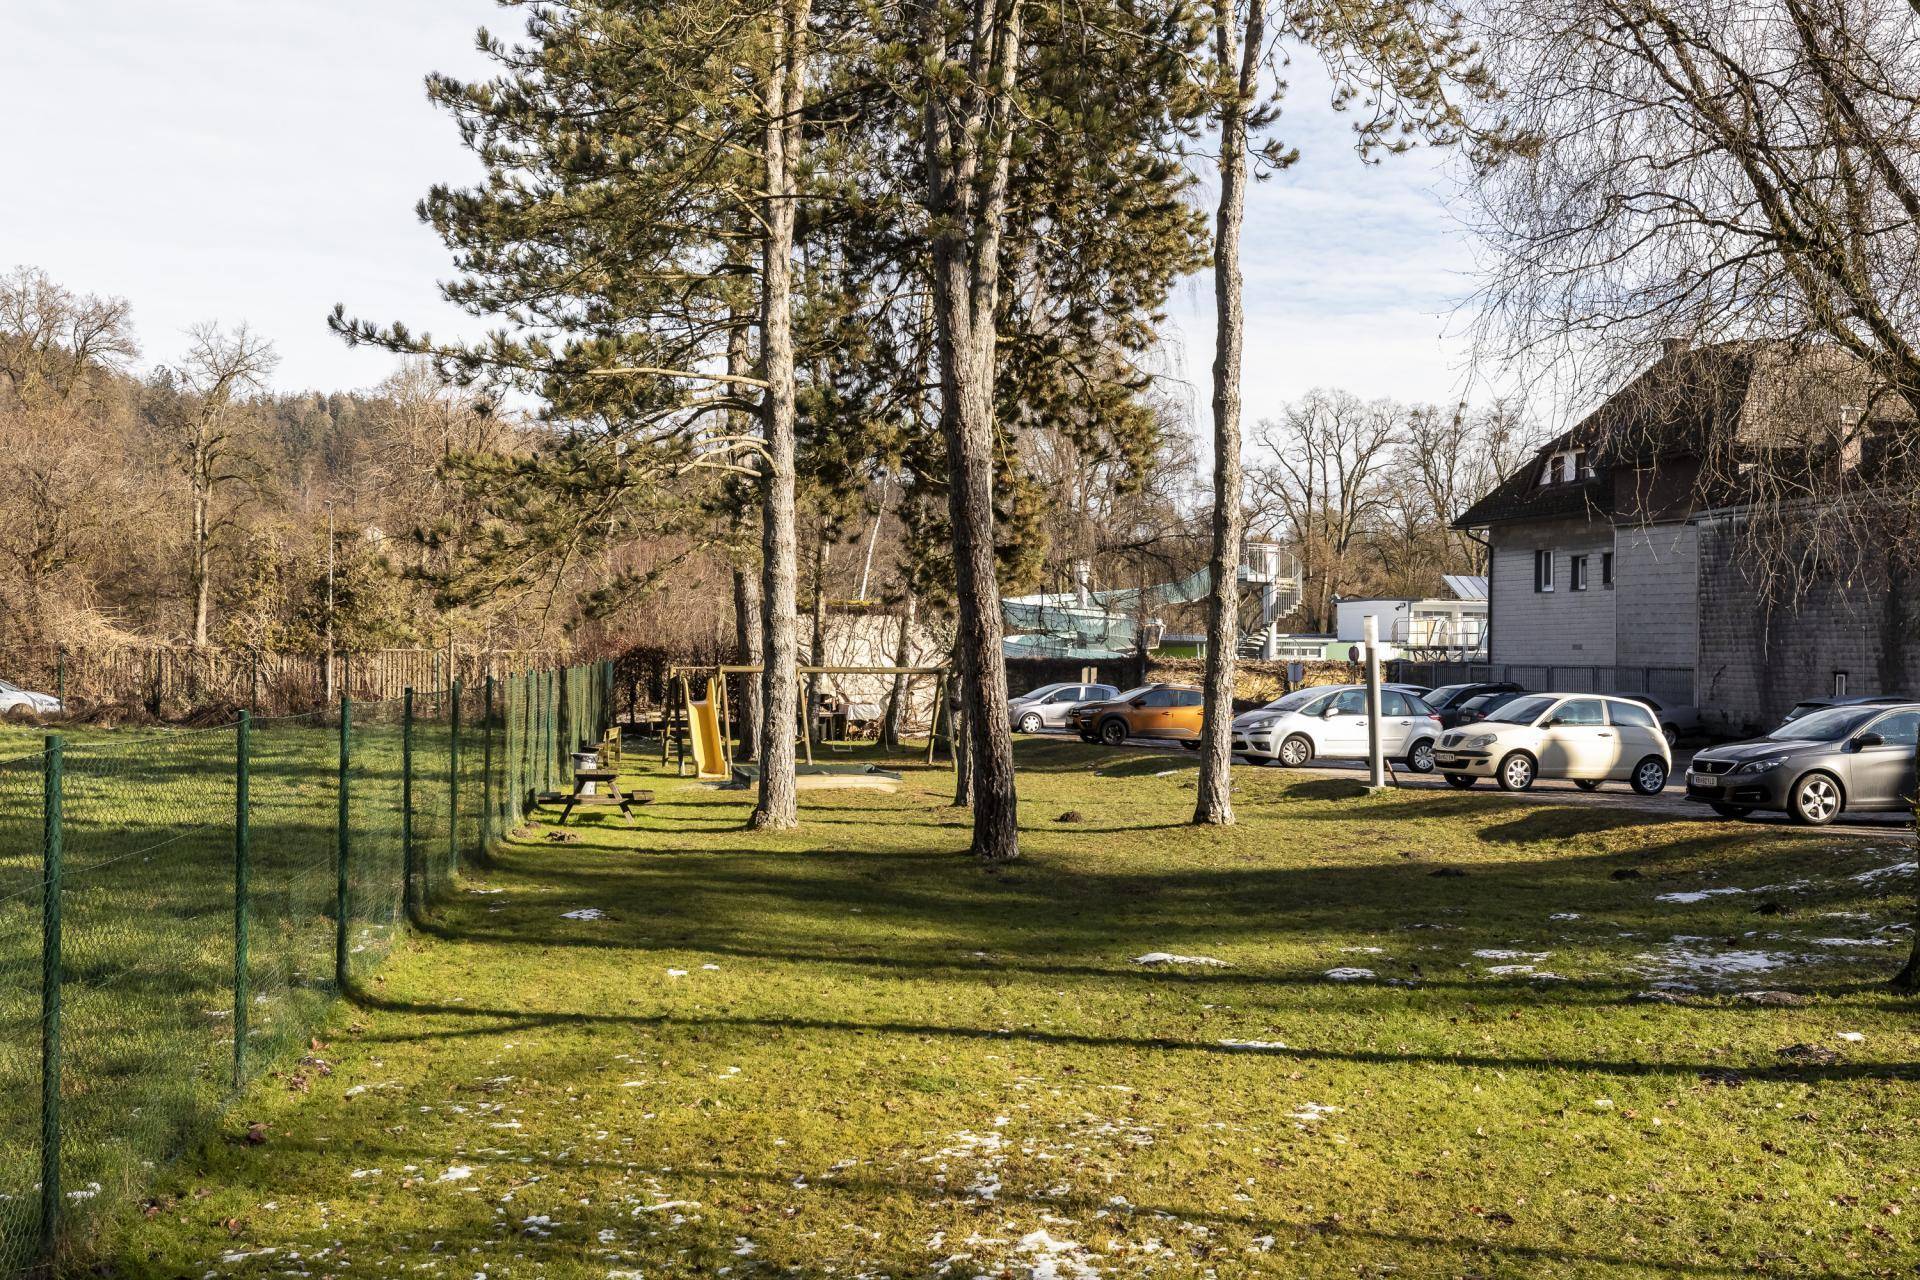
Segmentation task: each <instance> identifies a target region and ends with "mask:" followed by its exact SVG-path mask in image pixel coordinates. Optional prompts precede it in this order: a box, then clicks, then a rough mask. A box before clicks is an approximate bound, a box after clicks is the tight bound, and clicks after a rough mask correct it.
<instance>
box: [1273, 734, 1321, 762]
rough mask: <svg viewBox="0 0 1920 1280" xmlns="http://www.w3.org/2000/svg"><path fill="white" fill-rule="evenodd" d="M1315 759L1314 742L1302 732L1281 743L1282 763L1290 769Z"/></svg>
mask: <svg viewBox="0 0 1920 1280" xmlns="http://www.w3.org/2000/svg"><path fill="white" fill-rule="evenodd" d="M1311 759H1313V744H1312V743H1311V742H1308V741H1307V740H1306V738H1305V737H1303V736H1302V735H1300V734H1297V733H1296V734H1293V735H1292V736H1290V737H1289V738H1288V739H1287V740H1286V741H1285V742H1283V743H1281V744H1280V763H1281V764H1283V765H1285V766H1287V768H1289V769H1298V768H1299V767H1300V766H1301V765H1303V764H1305V763H1306V762H1307V761H1309V760H1311Z"/></svg>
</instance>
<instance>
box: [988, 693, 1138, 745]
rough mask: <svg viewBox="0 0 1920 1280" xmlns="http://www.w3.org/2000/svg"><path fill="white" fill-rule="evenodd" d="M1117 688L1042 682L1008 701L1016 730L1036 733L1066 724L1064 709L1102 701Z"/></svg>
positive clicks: (1069, 709)
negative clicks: (1029, 691) (1037, 686)
mask: <svg viewBox="0 0 1920 1280" xmlns="http://www.w3.org/2000/svg"><path fill="white" fill-rule="evenodd" d="M1119 692H1120V691H1119V690H1118V689H1116V688H1114V687H1113V686H1112V685H1110V684H1043V685H1041V686H1040V687H1039V688H1038V689H1035V690H1033V691H1032V692H1031V693H1023V694H1021V695H1020V696H1019V697H1017V698H1014V699H1013V700H1012V701H1011V702H1009V703H1008V704H1007V711H1008V713H1009V717H1010V718H1011V719H1012V721H1013V727H1014V729H1015V731H1017V732H1019V733H1038V732H1040V730H1041V729H1042V728H1048V729H1058V728H1061V727H1062V726H1063V725H1065V724H1066V723H1067V712H1069V711H1071V710H1073V709H1074V708H1075V707H1076V706H1079V705H1080V704H1081V703H1083V702H1104V701H1106V700H1107V699H1108V698H1111V697H1113V696H1114V695H1115V694H1116V693H1119Z"/></svg>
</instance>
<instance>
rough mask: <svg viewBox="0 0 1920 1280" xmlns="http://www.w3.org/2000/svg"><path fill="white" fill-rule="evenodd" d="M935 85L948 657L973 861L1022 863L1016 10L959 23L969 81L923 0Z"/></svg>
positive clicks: (979, 4)
mask: <svg viewBox="0 0 1920 1280" xmlns="http://www.w3.org/2000/svg"><path fill="white" fill-rule="evenodd" d="M915 8H916V10H917V12H918V16H919V20H920V27H921V34H922V38H923V41H924V44H925V47H924V48H923V50H922V51H921V52H922V53H923V55H925V56H924V57H923V65H925V66H926V67H927V68H929V70H930V72H931V74H932V76H933V77H934V81H932V82H929V83H928V84H927V85H926V86H925V87H926V90H927V92H926V101H925V105H924V107H923V116H922V123H923V128H924V137H923V143H924V153H925V161H926V180H927V190H926V201H925V203H926V207H927V211H928V212H929V213H930V214H931V215H932V216H933V220H934V222H933V225H934V228H935V229H934V232H933V234H932V237H931V239H932V259H933V316H934V329H935V333H936V346H937V349H938V353H939V369H940V391H941V405H940V423H941V429H942V431H943V433H944V434H945V436H946V441H947V492H948V513H949V515H950V517H951V520H952V525H953V530H952V532H953V560H954V580H955V587H956V591H955V604H956V613H957V615H958V624H959V625H958V629H957V630H958V634H957V638H956V641H955V648H956V650H957V651H958V652H957V654H956V658H957V660H958V661H959V663H960V664H961V666H962V667H963V671H962V674H961V681H960V683H961V689H962V697H961V704H962V707H963V711H962V721H963V725H964V731H965V737H966V743H967V753H968V759H969V760H970V762H971V764H972V778H971V782H972V788H973V800H974V804H973V853H974V856H975V857H977V858H979V859H981V860H982V861H987V862H1003V861H1007V860H1010V859H1013V858H1017V857H1019V856H1020V825H1019V804H1018V799H1017V796H1016V794H1015V785H1016V784H1015V779H1014V770H1013V732H1012V730H1011V728H1010V727H1009V726H1008V723H1007V669H1006V661H1005V654H1004V652H1003V650H1002V644H1001V641H1002V628H1001V619H1000V588H999V581H998V577H997V573H996V562H995V554H994V514H993V482H994V454H993V450H994V436H995V433H994V401H993V394H994V381H995V373H996V369H997V361H996V359H995V350H994V347H995V342H996V339H997V335H998V307H999V269H1000V233H1001V229H1002V224H1003V220H1004V216H1005V209H1006V191H1007V177H1008V173H1009V170H1010V166H1011V163H1012V153H1013V145H1012V134H1013V131H1014V128H1015V126H1014V124H1013V102H1012V96H1013V87H1014V82H1015V79H1016V68H1017V65H1018V62H1019V57H1020V46H1021V23H1022V18H1023V15H1024V10H1023V8H1022V6H1021V5H1019V4H1012V5H1008V6H1006V7H1005V8H1002V6H1001V3H1000V0H972V2H971V4H970V5H969V8H970V9H971V13H970V14H968V15H965V16H964V22H965V24H966V30H967V31H968V33H969V36H968V38H969V39H970V40H971V41H972V42H973V45H974V47H973V48H972V49H971V50H970V51H969V55H968V57H969V60H968V62H967V63H966V64H964V65H965V66H966V72H965V74H966V77H967V79H968V81H969V83H968V84H967V85H966V86H965V88H964V89H962V90H960V91H959V92H958V93H957V94H956V93H955V92H954V91H953V86H952V84H951V83H950V82H948V81H947V78H946V77H947V76H948V75H949V73H950V72H953V71H957V70H959V69H960V66H961V65H962V64H959V63H957V62H956V60H955V59H954V57H953V50H952V46H951V43H950V41H949V37H948V30H947V27H946V25H945V22H946V17H947V13H946V10H945V9H944V8H943V6H941V5H939V4H936V3H934V2H933V0H917V3H916V5H915Z"/></svg>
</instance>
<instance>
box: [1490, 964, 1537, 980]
mask: <svg viewBox="0 0 1920 1280" xmlns="http://www.w3.org/2000/svg"><path fill="white" fill-rule="evenodd" d="M1487 972H1488V973H1490V974H1492V975H1494V976H1495V977H1496V978H1518V977H1524V976H1525V975H1527V974H1530V973H1532V972H1533V966H1532V965H1530V964H1495V965H1488V966H1487Z"/></svg>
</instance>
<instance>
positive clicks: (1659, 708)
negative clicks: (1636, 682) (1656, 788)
mask: <svg viewBox="0 0 1920 1280" xmlns="http://www.w3.org/2000/svg"><path fill="white" fill-rule="evenodd" d="M1607 696H1608V697H1609V698H1627V699H1629V700H1631V701H1634V702H1638V703H1641V704H1642V705H1644V706H1645V707H1647V708H1648V709H1649V710H1651V711H1652V712H1653V715H1654V718H1655V719H1656V720H1658V721H1659V722H1660V732H1661V733H1664V734H1665V735H1666V736H1667V745H1668V746H1669V747H1671V746H1673V745H1675V744H1676V743H1678V742H1679V741H1680V735H1681V734H1683V733H1692V732H1693V731H1694V730H1696V729H1698V728H1699V727H1700V713H1699V712H1698V711H1696V710H1694V709H1693V708H1692V707H1683V706H1680V705H1679V704H1677V703H1671V702H1661V701H1660V700H1659V699H1657V698H1654V697H1652V696H1651V695H1649V694H1644V693H1610V694H1608V695H1607Z"/></svg>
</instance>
